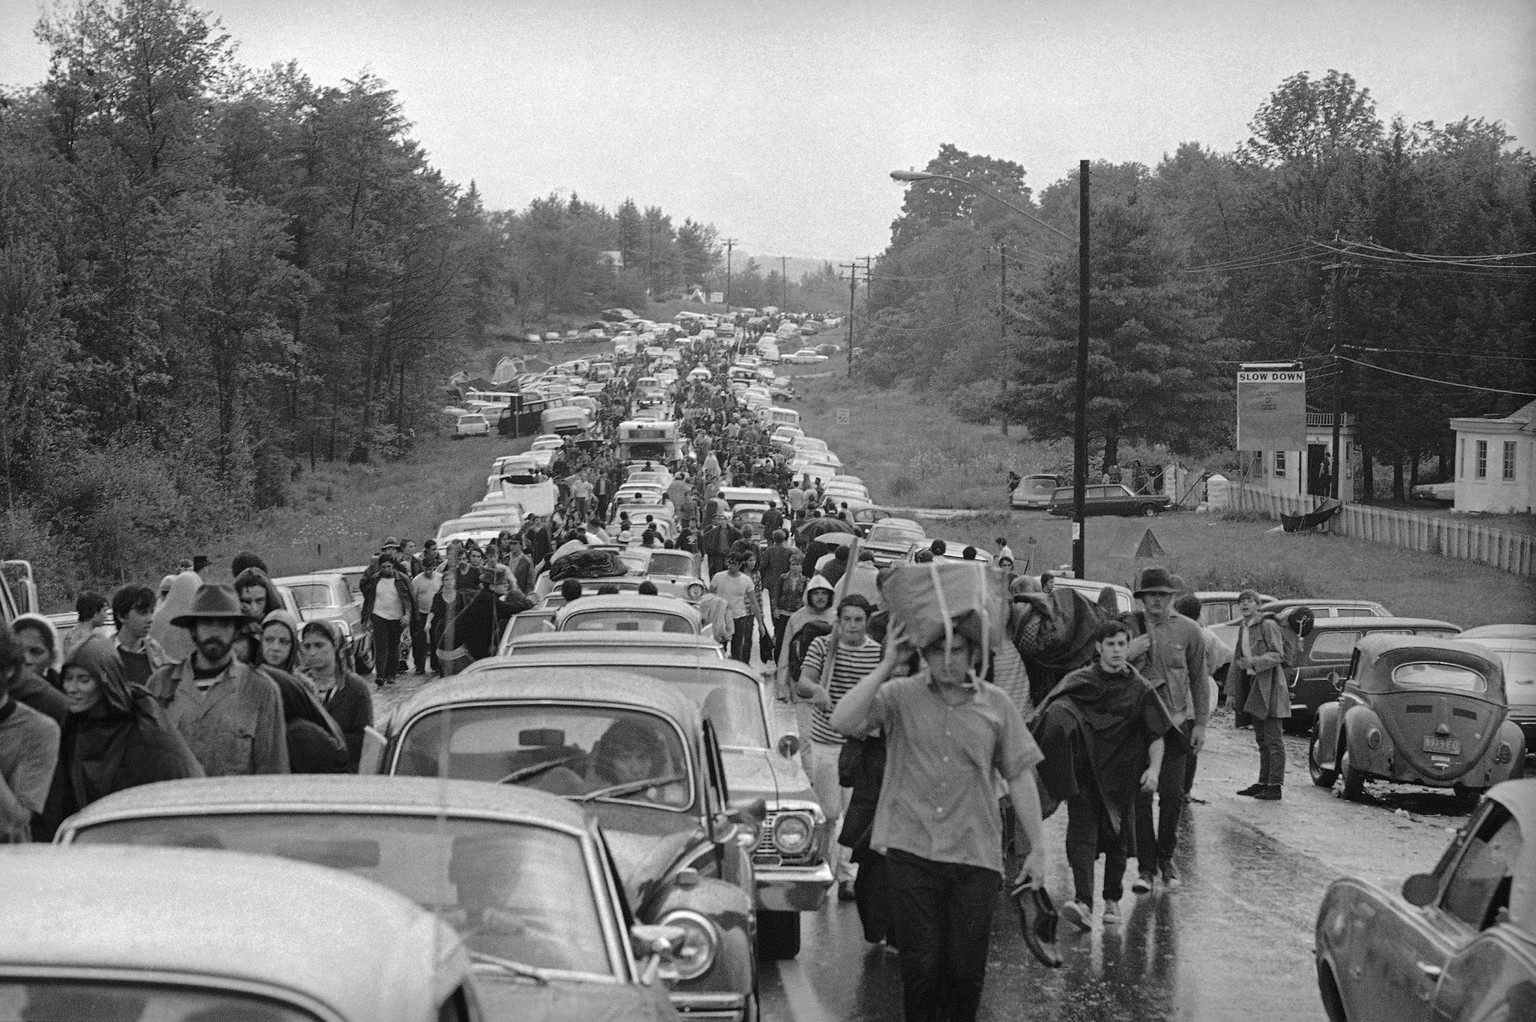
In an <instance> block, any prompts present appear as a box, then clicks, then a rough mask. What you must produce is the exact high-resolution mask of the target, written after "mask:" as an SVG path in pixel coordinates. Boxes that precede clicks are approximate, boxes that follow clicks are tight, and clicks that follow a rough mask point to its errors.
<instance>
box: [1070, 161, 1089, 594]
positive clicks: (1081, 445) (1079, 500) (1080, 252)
mask: <svg viewBox="0 0 1536 1022" xmlns="http://www.w3.org/2000/svg"><path fill="white" fill-rule="evenodd" d="M1077 185H1078V198H1077V202H1078V209H1077V424H1076V429H1075V430H1074V434H1075V435H1074V436H1073V438H1072V439H1073V444H1072V446H1073V456H1072V577H1073V578H1083V577H1084V576H1085V575H1086V573H1087V570H1088V542H1087V539H1086V538H1085V536H1084V531H1085V530H1084V528H1083V519H1084V515H1083V510H1084V504H1085V503H1086V501H1087V498H1088V161H1087V160H1082V161H1080V162H1079V163H1078V165H1077Z"/></svg>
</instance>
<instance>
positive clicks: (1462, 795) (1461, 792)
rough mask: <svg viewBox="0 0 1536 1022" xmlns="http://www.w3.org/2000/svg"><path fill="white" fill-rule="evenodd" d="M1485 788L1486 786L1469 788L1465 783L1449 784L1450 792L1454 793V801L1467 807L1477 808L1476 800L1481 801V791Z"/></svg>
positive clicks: (1485, 789)
mask: <svg viewBox="0 0 1536 1022" xmlns="http://www.w3.org/2000/svg"><path fill="white" fill-rule="evenodd" d="M1487 790H1488V789H1487V788H1469V787H1467V786H1466V785H1465V784H1453V785H1451V792H1452V794H1454V795H1455V797H1456V801H1457V802H1458V803H1459V804H1461V805H1463V806H1466V807H1467V808H1468V809H1475V808H1477V804H1478V802H1480V801H1482V798H1483V793H1484V792H1485V791H1487Z"/></svg>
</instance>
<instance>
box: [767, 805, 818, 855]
mask: <svg viewBox="0 0 1536 1022" xmlns="http://www.w3.org/2000/svg"><path fill="white" fill-rule="evenodd" d="M814 832H815V828H814V827H813V826H812V825H811V821H810V819H809V818H807V817H806V816H804V815H803V814H801V813H784V814H782V815H780V816H779V818H778V819H777V820H775V821H774V823H773V846H774V847H775V848H777V849H778V850H779V852H780V853H781V854H783V855H799V854H801V853H802V852H804V851H805V850H806V849H807V848H809V847H810V845H811V835H812V834H813V833H814Z"/></svg>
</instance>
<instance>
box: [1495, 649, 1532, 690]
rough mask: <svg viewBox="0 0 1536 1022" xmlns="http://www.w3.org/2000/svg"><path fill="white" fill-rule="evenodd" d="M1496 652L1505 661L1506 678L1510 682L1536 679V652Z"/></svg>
mask: <svg viewBox="0 0 1536 1022" xmlns="http://www.w3.org/2000/svg"><path fill="white" fill-rule="evenodd" d="M1494 652H1495V653H1496V654H1498V657H1499V659H1500V660H1502V661H1504V677H1505V679H1507V680H1508V681H1516V682H1519V681H1531V680H1532V679H1536V650H1530V649H1496V650H1494Z"/></svg>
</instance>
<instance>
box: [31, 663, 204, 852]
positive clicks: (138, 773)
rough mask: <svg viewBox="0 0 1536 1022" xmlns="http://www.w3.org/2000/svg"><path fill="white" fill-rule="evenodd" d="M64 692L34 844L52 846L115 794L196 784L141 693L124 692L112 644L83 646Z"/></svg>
mask: <svg viewBox="0 0 1536 1022" xmlns="http://www.w3.org/2000/svg"><path fill="white" fill-rule="evenodd" d="M64 692H65V695H66V697H67V698H68V700H69V710H70V715H69V719H68V720H67V721H65V723H64V727H63V731H62V734H61V735H60V739H59V764H58V767H57V769H56V770H55V771H54V775H53V785H52V787H50V789H49V792H48V802H47V804H46V806H45V807H44V809H43V813H42V815H41V816H39V817H38V819H37V820H36V821H35V823H34V836H35V837H36V838H37V840H39V841H50V840H52V839H53V835H54V832H55V831H57V830H58V828H59V824H61V823H63V822H64V820H65V819H66V818H68V817H69V816H70V815H72V814H74V813H76V812H79V811H80V810H81V809H84V808H85V807H86V806H88V805H90V804H91V803H92V802H95V801H96V800H97V799H99V798H102V797H104V796H106V795H110V794H112V793H113V792H115V791H122V790H123V789H125V788H132V787H136V786H138V785H140V784H150V783H152V782H154V781H174V780H180V779H181V778H184V777H202V776H203V768H202V766H201V765H200V764H199V763H198V761H197V757H195V756H194V755H193V754H192V750H191V748H190V747H188V745H187V743H186V740H185V739H183V738H182V736H181V734H180V732H178V731H177V730H176V727H175V726H174V725H173V724H171V722H170V721H169V720H168V719H167V718H166V716H165V711H164V710H162V709H161V708H160V704H159V703H157V702H156V701H155V699H154V697H153V696H152V695H150V693H149V691H148V689H145V688H143V687H141V686H139V685H131V684H129V682H128V675H127V672H126V671H125V670H124V669H123V662H122V660H121V659H120V658H119V657H118V655H117V650H116V648H115V647H114V645H113V643H112V640H110V639H104V638H100V637H97V638H92V639H88V640H86V642H85V643H84V644H83V645H81V646H80V647H79V648H77V649H76V650H75V651H74V652H73V653H71V654H70V656H69V659H68V660H67V661H65V664H64Z"/></svg>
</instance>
